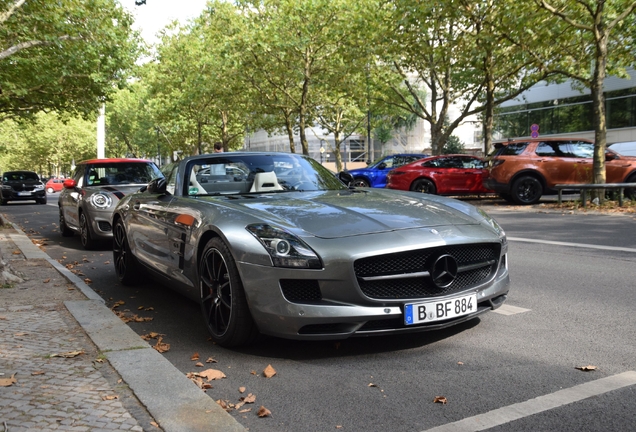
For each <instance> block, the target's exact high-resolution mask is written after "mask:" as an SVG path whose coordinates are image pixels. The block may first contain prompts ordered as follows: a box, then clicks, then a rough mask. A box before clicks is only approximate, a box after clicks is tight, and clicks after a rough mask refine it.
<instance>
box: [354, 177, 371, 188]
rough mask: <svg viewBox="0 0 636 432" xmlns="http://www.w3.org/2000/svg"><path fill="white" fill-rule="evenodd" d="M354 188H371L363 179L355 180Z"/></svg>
mask: <svg viewBox="0 0 636 432" xmlns="http://www.w3.org/2000/svg"><path fill="white" fill-rule="evenodd" d="M353 186H355V187H361V188H368V187H369V182H368V181H366V180H365V179H362V178H356V179H353Z"/></svg>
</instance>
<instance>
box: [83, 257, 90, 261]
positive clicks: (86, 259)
mask: <svg viewBox="0 0 636 432" xmlns="http://www.w3.org/2000/svg"><path fill="white" fill-rule="evenodd" d="M82 261H84V262H90V261H89V260H88V258H82Z"/></svg>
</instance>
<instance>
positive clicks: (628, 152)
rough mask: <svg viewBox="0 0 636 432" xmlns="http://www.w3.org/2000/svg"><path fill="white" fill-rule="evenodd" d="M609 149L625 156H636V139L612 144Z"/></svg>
mask: <svg viewBox="0 0 636 432" xmlns="http://www.w3.org/2000/svg"><path fill="white" fill-rule="evenodd" d="M609 149H610V150H612V151H615V152H616V153H618V154H621V155H623V156H636V141H630V142H618V143H614V144H610V146H609Z"/></svg>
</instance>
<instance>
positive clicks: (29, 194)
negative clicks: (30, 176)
mask: <svg viewBox="0 0 636 432" xmlns="http://www.w3.org/2000/svg"><path fill="white" fill-rule="evenodd" d="M18 196H31V192H18Z"/></svg>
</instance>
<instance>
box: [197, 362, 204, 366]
mask: <svg viewBox="0 0 636 432" xmlns="http://www.w3.org/2000/svg"><path fill="white" fill-rule="evenodd" d="M194 365H195V366H196V367H203V366H205V365H204V364H203V363H201V362H196V363H195V364H194Z"/></svg>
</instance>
